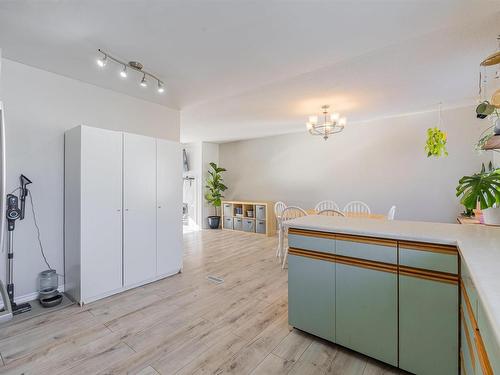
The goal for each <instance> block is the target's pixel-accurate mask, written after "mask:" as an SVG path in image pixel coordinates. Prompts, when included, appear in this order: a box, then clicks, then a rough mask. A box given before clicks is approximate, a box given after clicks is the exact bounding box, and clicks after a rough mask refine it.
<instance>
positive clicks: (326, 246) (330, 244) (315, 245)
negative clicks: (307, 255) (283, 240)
mask: <svg viewBox="0 0 500 375" xmlns="http://www.w3.org/2000/svg"><path fill="white" fill-rule="evenodd" d="M288 246H289V247H294V248H297V249H304V250H312V251H319V252H323V253H330V254H335V240H334V239H333V238H321V237H312V236H303V235H298V234H292V233H289V234H288Z"/></svg>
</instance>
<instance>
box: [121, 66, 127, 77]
mask: <svg viewBox="0 0 500 375" xmlns="http://www.w3.org/2000/svg"><path fill="white" fill-rule="evenodd" d="M120 77H122V78H127V67H126V66H125V65H123V69H122V71H121V72H120Z"/></svg>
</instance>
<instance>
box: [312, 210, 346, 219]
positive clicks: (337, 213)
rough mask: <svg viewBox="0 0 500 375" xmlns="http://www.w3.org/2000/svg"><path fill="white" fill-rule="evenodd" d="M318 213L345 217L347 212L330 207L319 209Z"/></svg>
mask: <svg viewBox="0 0 500 375" xmlns="http://www.w3.org/2000/svg"><path fill="white" fill-rule="evenodd" d="M318 215H324V216H342V217H345V214H344V213H343V212H342V211H340V210H334V209H330V208H327V209H325V210H321V211H319V212H318Z"/></svg>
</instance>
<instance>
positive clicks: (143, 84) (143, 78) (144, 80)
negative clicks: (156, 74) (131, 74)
mask: <svg viewBox="0 0 500 375" xmlns="http://www.w3.org/2000/svg"><path fill="white" fill-rule="evenodd" d="M140 85H141V86H142V87H148V82H147V81H146V75H145V74H143V75H142V79H141V83H140Z"/></svg>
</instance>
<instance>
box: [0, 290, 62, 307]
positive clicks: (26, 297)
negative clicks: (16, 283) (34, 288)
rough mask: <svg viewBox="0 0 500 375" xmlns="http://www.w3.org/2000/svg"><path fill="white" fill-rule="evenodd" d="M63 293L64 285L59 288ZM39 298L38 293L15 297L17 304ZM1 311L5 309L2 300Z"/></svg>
mask: <svg viewBox="0 0 500 375" xmlns="http://www.w3.org/2000/svg"><path fill="white" fill-rule="evenodd" d="M57 289H58V290H59V291H60V292H61V293H62V292H64V284H62V285H59V287H58V288H57ZM37 298H38V292H33V293H28V294H25V295H22V296H17V297H14V302H15V303H23V302H30V301H33V300H35V299H37ZM0 309H3V301H2V300H1V299H0Z"/></svg>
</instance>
